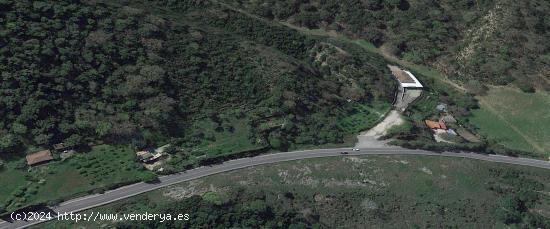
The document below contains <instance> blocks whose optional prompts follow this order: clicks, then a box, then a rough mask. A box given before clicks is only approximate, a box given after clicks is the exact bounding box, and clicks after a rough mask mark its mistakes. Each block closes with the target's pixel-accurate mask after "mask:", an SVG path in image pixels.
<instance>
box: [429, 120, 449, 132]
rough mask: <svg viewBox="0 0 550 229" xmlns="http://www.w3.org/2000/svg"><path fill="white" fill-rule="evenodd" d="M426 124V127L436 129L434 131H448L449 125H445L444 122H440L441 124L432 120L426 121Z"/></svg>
mask: <svg viewBox="0 0 550 229" xmlns="http://www.w3.org/2000/svg"><path fill="white" fill-rule="evenodd" d="M424 122H425V123H426V126H428V128H430V129H434V130H438V129H441V130H446V129H447V125H445V122H443V120H439V122H436V121H432V120H424Z"/></svg>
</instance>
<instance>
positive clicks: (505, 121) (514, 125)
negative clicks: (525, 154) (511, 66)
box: [470, 87, 550, 156]
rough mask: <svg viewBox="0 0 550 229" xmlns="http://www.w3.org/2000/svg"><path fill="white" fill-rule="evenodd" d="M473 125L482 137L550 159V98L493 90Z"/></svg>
mask: <svg viewBox="0 0 550 229" xmlns="http://www.w3.org/2000/svg"><path fill="white" fill-rule="evenodd" d="M479 99H480V105H481V109H478V110H475V111H474V112H473V117H472V118H471V119H470V120H471V122H472V123H473V124H474V125H476V126H477V127H478V128H479V130H478V131H479V132H480V133H481V134H482V135H485V136H487V138H488V139H493V140H496V141H498V142H499V143H501V144H502V145H504V146H506V147H509V148H512V149H518V150H525V151H531V152H538V153H541V154H544V155H546V156H550V141H549V140H550V128H549V127H550V95H549V94H548V93H545V92H537V93H524V92H521V91H519V90H515V89H511V88H505V87H498V88H491V90H489V92H488V94H487V95H486V96H483V97H480V98H479Z"/></svg>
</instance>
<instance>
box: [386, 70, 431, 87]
mask: <svg viewBox="0 0 550 229" xmlns="http://www.w3.org/2000/svg"><path fill="white" fill-rule="evenodd" d="M388 67H389V68H390V70H391V72H392V74H393V75H394V76H395V78H396V79H397V81H399V84H400V85H401V87H404V88H406V87H409V88H410V87H412V88H422V87H423V86H422V84H421V83H420V81H419V80H418V79H417V78H416V77H415V76H414V75H413V74H412V73H411V72H409V71H407V70H402V69H400V68H399V67H397V66H392V65H388Z"/></svg>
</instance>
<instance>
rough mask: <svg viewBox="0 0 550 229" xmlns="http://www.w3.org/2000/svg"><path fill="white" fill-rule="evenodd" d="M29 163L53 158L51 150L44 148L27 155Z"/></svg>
mask: <svg viewBox="0 0 550 229" xmlns="http://www.w3.org/2000/svg"><path fill="white" fill-rule="evenodd" d="M26 158H27V165H36V164H38V163H42V162H46V161H50V160H53V156H52V153H51V152H50V151H49V150H42V151H39V152H36V153H32V154H29V155H27V156H26Z"/></svg>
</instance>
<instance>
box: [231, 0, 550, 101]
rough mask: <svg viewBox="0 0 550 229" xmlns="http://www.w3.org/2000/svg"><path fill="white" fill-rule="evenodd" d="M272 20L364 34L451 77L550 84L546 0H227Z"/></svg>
mask: <svg viewBox="0 0 550 229" xmlns="http://www.w3.org/2000/svg"><path fill="white" fill-rule="evenodd" d="M226 2H228V3H230V4H232V5H233V6H236V7H237V8H244V9H245V10H247V11H248V12H251V13H254V14H257V15H259V16H262V17H264V18H267V19H271V20H278V21H284V22H288V23H291V24H293V25H296V26H301V27H307V28H310V29H315V28H320V29H324V30H330V31H337V32H340V33H344V34H347V35H349V36H352V37H358V38H364V39H367V40H369V41H370V42H372V43H374V44H375V45H377V46H381V47H382V48H383V50H384V51H385V52H387V53H389V54H391V55H395V56H397V57H399V58H402V59H404V60H406V61H410V62H415V63H424V64H429V65H432V66H434V67H436V68H437V69H438V70H440V71H442V72H444V73H445V74H446V75H447V76H449V77H450V78H453V79H457V80H461V81H464V82H468V81H471V80H477V83H478V84H479V82H481V83H489V84H497V85H501V84H509V83H513V84H515V85H517V86H519V87H520V88H521V89H522V90H524V91H533V89H534V88H538V89H543V90H549V89H550V78H549V72H550V58H549V57H550V43H549V42H548V40H550V14H548V12H550V2H549V1H546V0H531V1H513V0H496V1H489V0H480V1H475V0H443V1H429V0H349V1H338V0H304V1H295V0H284V1H274V0H255V1H251V0H244V1H242V0H239V1H236V0H227V1H226Z"/></svg>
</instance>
